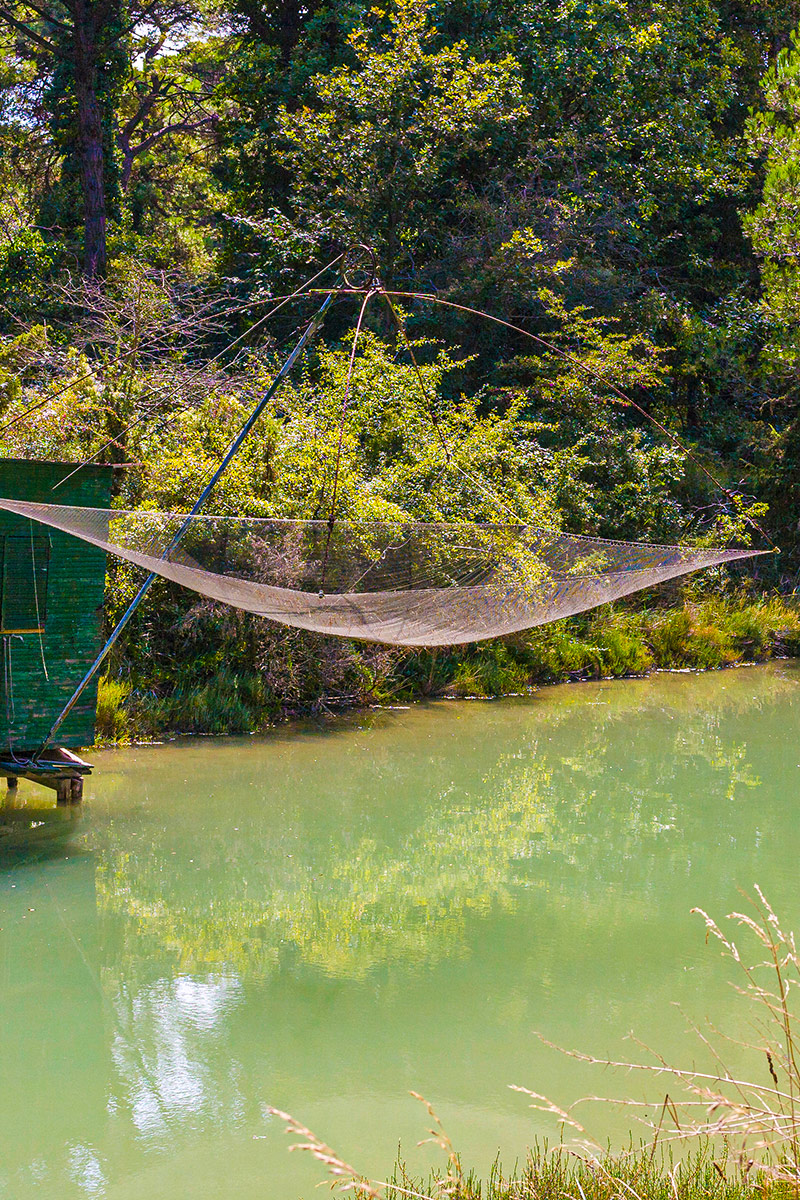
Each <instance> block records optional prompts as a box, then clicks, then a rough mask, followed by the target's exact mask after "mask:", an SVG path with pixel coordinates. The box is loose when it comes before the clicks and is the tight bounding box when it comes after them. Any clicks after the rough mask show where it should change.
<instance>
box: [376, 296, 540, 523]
mask: <svg viewBox="0 0 800 1200" xmlns="http://www.w3.org/2000/svg"><path fill="white" fill-rule="evenodd" d="M380 294H381V297H382V298H383V299H384V300H385V301H386V304H387V305H388V307H389V311H390V312H391V314H392V317H393V319H394V322H395V325H396V326H397V329H398V331H399V333H400V336H401V337H402V339H403V342H404V343H405V347H406V350H407V351H408V354H409V357H410V359H411V362H412V364H413V367H414V373H415V374H416V377H417V382H418V383H419V388H420V391H421V392H422V397H423V400H424V401H425V405H426V408H427V412H428V415H429V417H430V419H431V424H432V425H433V428H434V429H435V430H436V435H437V437H438V438H439V441H440V442H441V443H442V447H443V449H444V455H445V458H446V460H447V463H448V465H449V466H451V467H453V468H454V469H455V470H456V471H457V472H458V474H459V475H463V477H464V478H465V479H467V480H469V482H470V483H473V484H476V485H477V487H478V489H479V490H480V491H483V493H484V495H485V496H488V498H489V499H490V500H492V501H494V504H495V507H497V508H499V509H501V510H503V511H505V512H507V513H510V514H511V516H512V517H514V518H515V519H516V520H519V514H518V513H516V512H514V510H513V508H511V507H510V505H508V504H507V503H506V502H505V500H503V498H502V497H501V496H500V495H499V493H498V492H496V491H495V489H494V488H493V487H491V485H489V484H487V483H486V482H485V481H484V480H482V479H480V478H479V477H478V476H477V475H473V474H471V472H469V471H465V470H464V468H463V467H460V466H459V464H458V463H457V462H455V461H454V460H453V457H452V455H451V453H450V447H449V445H448V443H447V439H446V438H445V436H444V434H443V433H442V429H441V426H440V424H439V421H438V420H437V417H436V412H435V410H434V407H433V401H432V400H431V397H430V394H429V392H428V389H427V387H426V386H425V380H424V379H423V378H422V372H421V370H420V368H419V364H418V362H417V359H416V355H415V354H414V350H413V348H412V346H411V342H410V340H409V337H408V334H407V333H406V329H405V326H404V325H403V322H402V321H401V319H400V314H399V313H398V312H397V310H396V309H395V307H394V305H393V304H392V302H391V300H390V298H389V293H388V292H387V291H386V290H385V289H384V288H381V290H380Z"/></svg>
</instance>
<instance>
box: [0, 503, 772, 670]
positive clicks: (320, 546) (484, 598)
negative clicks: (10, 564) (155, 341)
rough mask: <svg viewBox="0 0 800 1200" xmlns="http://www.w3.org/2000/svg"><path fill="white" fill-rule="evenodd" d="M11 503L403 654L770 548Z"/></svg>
mask: <svg viewBox="0 0 800 1200" xmlns="http://www.w3.org/2000/svg"><path fill="white" fill-rule="evenodd" d="M0 508H3V509H6V510H7V511H9V512H13V513H17V514H18V515H19V516H23V517H29V518H30V519H31V520H34V521H38V522H41V523H42V524H44V525H49V526H51V527H52V528H54V529H59V530H62V531H64V532H65V533H69V534H72V535H73V536H74V537H78V538H82V539H83V540H84V541H87V542H90V543H92V544H93V545H95V546H99V547H101V548H102V549H103V550H106V551H108V552H109V553H111V554H115V555H117V556H118V557H120V558H123V559H126V560H127V561H128V562H131V563H135V564H136V565H137V566H140V567H142V568H144V569H145V570H146V571H149V572H152V573H154V574H156V575H160V576H162V577H163V578H164V579H170V580H172V581H173V582H174V583H177V584H180V585H181V586H182V587H185V588H189V589H191V590H192V591H194V592H197V593H199V594H200V595H202V596H206V597H208V598H209V599H211V600H217V601H220V602H221V603H224V604H230V605H233V606H234V607H235V608H240V609H244V610H245V611H247V612H251V613H255V614H256V615H257V616H261V617H266V618H268V619H269V620H271V621H277V622H280V623H281V624H283V625H291V626H295V627H296V628H300V629H310V630H314V631H316V632H318V633H327V634H334V635H337V636H339V637H350V638H361V639H364V640H366V641H372V642H386V643H390V644H392V645H398V646H449V645H458V644H460V643H464V642H474V641H480V640H481V639H484V638H493V637H500V636H502V635H504V634H510V633H515V632H518V631H520V630H523V629H530V628H532V627H533V626H535V625H545V624H547V623H549V622H551V621H557V620H559V619H560V618H561V617H569V616H572V615H574V614H575V613H580V612H584V611H586V610H587V609H590V608H595V607H596V606H597V605H600V604H607V603H609V602H610V601H612V600H618V599H619V598H620V597H622V596H627V595H630V594H631V593H633V592H637V591H641V590H642V589H643V588H649V587H652V586H653V585H655V584H658V583H662V582H664V581H665V580H668V579H674V578H676V577H678V576H680V575H687V574H689V573H690V572H691V571H696V570H700V569H702V568H704V567H710V566H715V565H717V564H720V563H727V562H732V561H735V560H737V559H743V558H749V557H752V556H753V555H755V554H758V553H763V551H756V550H746V549H742V550H720V549H698V548H696V547H692V546H660V545H651V544H648V543H638V542H616V541H605V540H603V539H601V538H590V537H577V536H574V535H571V534H566V533H560V532H557V531H553V530H547V529H542V528H537V527H535V526H531V525H523V524H518V525H515V524H478V523H470V522H463V523H458V522H457V523H447V524H431V523H427V524H426V523H420V522H397V523H391V522H351V521H345V520H338V519H337V520H336V521H335V522H333V523H330V522H328V521H292V520H274V519H257V518H245V517H229V516H225V517H215V516H202V515H198V516H192V517H187V516H186V515H185V514H181V513H162V512H148V511H122V510H117V509H91V508H74V507H69V506H65V505H54V504H35V503H29V502H26V501H18V500H3V499H0ZM176 538H179V540H178V542H177V545H175V546H174V548H172V549H170V547H171V546H172V544H173V542H174V541H175V539H176Z"/></svg>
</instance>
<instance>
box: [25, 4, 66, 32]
mask: <svg viewBox="0 0 800 1200" xmlns="http://www.w3.org/2000/svg"><path fill="white" fill-rule="evenodd" d="M25 7H26V8H32V9H33V11H34V12H35V13H36V15H37V16H39V17H41V18H42V20H43V21H46V22H47V24H48V25H55V26H56V28H57V29H63V30H64V31H65V32H66V33H71V32H72V30H71V28H70V26H69V25H65V24H64V22H63V21H59V20H57V19H56V18H55V17H54V16H53V15H52V14H51V13H49V12H48V11H47V9H45V8H40V7H39V5H38V4H31V0H25Z"/></svg>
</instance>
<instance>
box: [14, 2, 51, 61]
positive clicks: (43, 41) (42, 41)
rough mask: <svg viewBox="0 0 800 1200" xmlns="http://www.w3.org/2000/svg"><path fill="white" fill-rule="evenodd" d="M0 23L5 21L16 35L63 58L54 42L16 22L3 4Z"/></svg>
mask: <svg viewBox="0 0 800 1200" xmlns="http://www.w3.org/2000/svg"><path fill="white" fill-rule="evenodd" d="M0 21H5V23H6V25H10V26H11V28H12V29H16V31H17V33H21V34H22V36H23V37H25V38H28V39H29V40H30V41H32V42H35V43H36V45H37V46H42V47H43V48H44V49H45V50H49V51H50V53H51V54H57V55H58V56H59V58H63V57H64V55H63V54H61V52H60V51H59V49H58V47H57V46H56V45H55V43H54V42H51V41H50V40H49V39H48V38H46V37H43V36H42V34H40V33H37V32H36V30H35V29H31V27H30V26H29V25H26V24H25V22H24V21H20V20H18V19H17V17H15V16H14V14H13V13H11V12H9V10H8V9H7V8H6V7H5V5H3V4H0Z"/></svg>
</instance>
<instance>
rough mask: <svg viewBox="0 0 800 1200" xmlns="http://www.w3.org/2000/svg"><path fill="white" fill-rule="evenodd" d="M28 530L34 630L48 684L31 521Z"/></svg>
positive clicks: (48, 677)
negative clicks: (36, 633) (34, 609)
mask: <svg viewBox="0 0 800 1200" xmlns="http://www.w3.org/2000/svg"><path fill="white" fill-rule="evenodd" d="M28 529H29V531H30V535H31V570H32V572H33V598H34V601H35V603H36V629H37V632H38V634H39V654H40V655H41V658H42V670H43V671H44V677H45V679H46V680H47V682H48V683H49V682H50V676H49V675H48V673H47V663H46V662H45V657H44V641H43V639H42V618H41V614H40V612H39V586H38V584H37V582H36V551H35V549H34V545H33V521H29V522H28Z"/></svg>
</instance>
